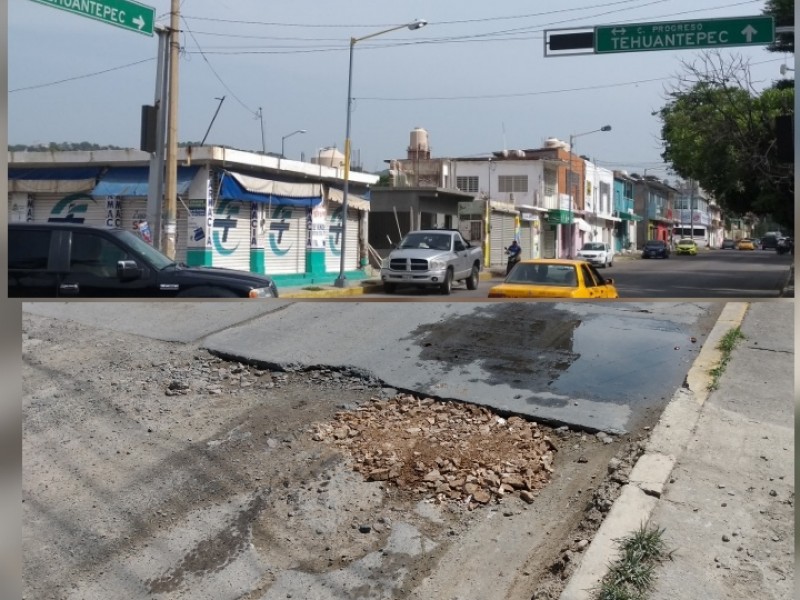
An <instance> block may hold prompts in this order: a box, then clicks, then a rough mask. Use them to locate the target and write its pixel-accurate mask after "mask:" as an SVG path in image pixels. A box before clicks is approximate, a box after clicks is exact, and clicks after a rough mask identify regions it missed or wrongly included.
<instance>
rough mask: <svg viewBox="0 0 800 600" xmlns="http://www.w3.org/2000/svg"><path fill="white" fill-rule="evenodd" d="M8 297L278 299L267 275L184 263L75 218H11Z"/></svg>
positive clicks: (131, 237) (136, 239)
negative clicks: (52, 220)
mask: <svg viewBox="0 0 800 600" xmlns="http://www.w3.org/2000/svg"><path fill="white" fill-rule="evenodd" d="M8 296H9V297H10V298H277V296H278V289H277V287H276V286H275V283H274V282H273V281H272V279H270V278H269V277H265V276H263V275H258V274H256V273H249V272H246V271H236V270H233V269H219V268H214V267H187V266H186V265H182V264H178V263H175V262H174V261H172V260H171V259H169V258H167V257H166V256H164V255H163V254H161V252H159V251H158V250H156V249H155V248H153V247H152V246H151V245H150V244H148V243H146V242H145V241H143V240H142V239H141V238H139V237H138V236H137V235H135V234H134V233H132V232H130V231H127V230H124V229H103V228H100V227H92V226H89V225H82V224H77V223H9V225H8Z"/></svg>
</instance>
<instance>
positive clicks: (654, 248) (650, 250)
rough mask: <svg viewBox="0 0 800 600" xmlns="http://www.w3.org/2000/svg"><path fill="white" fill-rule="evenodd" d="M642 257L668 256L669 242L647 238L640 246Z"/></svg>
mask: <svg viewBox="0 0 800 600" xmlns="http://www.w3.org/2000/svg"><path fill="white" fill-rule="evenodd" d="M642 258H669V244H667V242H665V241H663V240H647V241H646V242H645V243H644V248H642Z"/></svg>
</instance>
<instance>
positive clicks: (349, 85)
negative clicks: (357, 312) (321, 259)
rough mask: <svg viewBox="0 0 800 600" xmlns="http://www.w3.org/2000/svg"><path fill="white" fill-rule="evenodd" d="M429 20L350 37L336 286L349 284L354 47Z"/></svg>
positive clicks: (418, 27)
mask: <svg viewBox="0 0 800 600" xmlns="http://www.w3.org/2000/svg"><path fill="white" fill-rule="evenodd" d="M427 24H428V22H427V21H424V20H422V19H417V20H416V21H412V22H411V23H404V24H403V25H398V26H397V27H392V28H390V29H384V30H383V31H378V32H377V33H371V34H369V35H365V36H362V37H359V38H356V37H351V38H350V68H349V70H348V74H347V127H346V131H345V136H344V138H345V139H344V190H343V192H342V244H341V252H342V255H341V259H340V262H339V276H338V277H337V278H336V280H335V281H334V282H333V285H334V286H336V287H341V288H343V287H346V285H347V278H346V277H345V275H344V269H345V250H346V247H347V196H348V194H349V191H350V114H351V112H352V105H353V97H352V90H353V48H354V47H355V45H356V42H361V41H364V40H368V39H370V38H374V37H377V36H379V35H383V34H384V33H390V32H392V31H398V30H399V29H404V28H408V29H409V30H411V31H414V30H416V29H420V28H421V27H425V25H427Z"/></svg>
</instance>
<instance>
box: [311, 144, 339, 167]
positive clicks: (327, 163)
mask: <svg viewBox="0 0 800 600" xmlns="http://www.w3.org/2000/svg"><path fill="white" fill-rule="evenodd" d="M311 164H313V165H322V166H323V167H334V168H337V169H338V168H339V167H342V166H344V154H342V153H341V152H339V151H338V150H337V149H336V148H335V147H331V146H329V147H327V148H321V149H320V150H318V151H317V154H316V155H314V156H312V157H311Z"/></svg>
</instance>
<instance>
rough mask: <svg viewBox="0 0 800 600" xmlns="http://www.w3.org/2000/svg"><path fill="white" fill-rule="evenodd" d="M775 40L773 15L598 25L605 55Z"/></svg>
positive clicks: (598, 49)
mask: <svg viewBox="0 0 800 600" xmlns="http://www.w3.org/2000/svg"><path fill="white" fill-rule="evenodd" d="M774 39H775V23H774V21H773V18H772V17H763V16H756V17H731V18H727V19H706V20H703V21H665V22H661V23H630V24H625V25H609V26H603V27H595V28H594V51H595V53H597V54H603V53H609V52H643V51H647V50H691V49H694V48H718V47H722V46H754V45H759V44H771V43H772V42H773V41H774Z"/></svg>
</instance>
